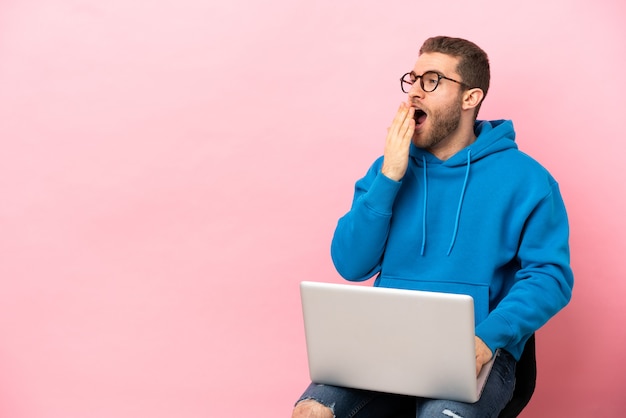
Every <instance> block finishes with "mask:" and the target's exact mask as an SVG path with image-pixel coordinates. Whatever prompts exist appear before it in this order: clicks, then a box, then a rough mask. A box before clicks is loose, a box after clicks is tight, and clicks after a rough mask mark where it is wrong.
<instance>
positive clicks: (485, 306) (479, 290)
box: [376, 277, 489, 325]
mask: <svg viewBox="0 0 626 418" xmlns="http://www.w3.org/2000/svg"><path fill="white" fill-rule="evenodd" d="M376 285H377V286H379V287H391V288H397V289H410V290H422V291H427V292H441V293H454V294H458V295H469V296H471V297H472V298H473V299H474V322H475V324H476V325H478V324H480V323H481V322H482V321H484V320H485V318H487V315H489V286H487V285H486V284H480V283H467V282H452V281H445V282H444V281H437V282H432V281H421V280H406V279H396V278H389V277H380V278H379V280H378V281H377V284H376Z"/></svg>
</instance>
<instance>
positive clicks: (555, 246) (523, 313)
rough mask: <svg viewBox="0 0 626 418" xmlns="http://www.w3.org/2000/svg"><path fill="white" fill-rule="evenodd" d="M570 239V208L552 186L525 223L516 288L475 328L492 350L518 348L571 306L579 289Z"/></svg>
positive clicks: (513, 287)
mask: <svg viewBox="0 0 626 418" xmlns="http://www.w3.org/2000/svg"><path fill="white" fill-rule="evenodd" d="M568 239H569V225H568V221H567V214H566V211H565V206H564V204H563V200H562V198H561V194H560V192H559V188H558V184H557V183H556V182H553V183H552V185H551V191H550V193H549V194H548V195H547V196H546V197H544V198H543V199H542V200H541V201H540V202H539V203H538V204H537V205H536V207H535V208H534V210H533V211H532V213H531V215H530V217H529V218H528V219H527V221H526V224H525V227H524V231H523V234H522V237H521V240H520V243H519V247H518V261H519V263H520V266H521V268H520V270H519V271H518V272H517V274H516V276H515V281H514V284H513V286H512V287H511V289H510V291H509V292H508V294H507V295H506V296H505V297H504V298H503V299H502V300H501V301H500V303H499V304H498V306H497V307H496V308H495V309H494V310H493V311H492V312H491V313H490V314H489V316H488V317H487V318H486V319H485V320H484V321H483V322H481V323H480V324H479V325H478V326H477V328H476V334H477V335H478V336H479V337H480V338H481V339H482V340H483V341H484V342H485V344H487V346H488V347H489V348H490V349H491V350H492V351H494V349H496V348H507V347H509V348H510V347H519V345H520V344H521V343H524V342H525V341H526V339H527V338H528V337H529V336H530V335H531V334H532V333H533V332H535V331H536V330H538V329H539V328H540V327H541V326H543V325H544V324H545V323H546V322H547V321H548V320H549V319H550V318H551V317H552V316H554V315H555V314H556V313H557V312H558V311H559V310H561V309H562V308H563V307H565V305H567V303H568V302H569V300H570V299H571V295H572V288H573V285H574V277H573V273H572V270H571V268H570V254H569V244H568ZM509 351H513V352H515V351H516V350H515V349H513V350H509Z"/></svg>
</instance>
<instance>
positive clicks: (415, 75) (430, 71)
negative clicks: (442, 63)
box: [411, 70, 443, 77]
mask: <svg viewBox="0 0 626 418" xmlns="http://www.w3.org/2000/svg"><path fill="white" fill-rule="evenodd" d="M426 73H436V74H439V75H443V73H442V72H441V71H438V70H426V71H424V72H423V73H422V75H424V74H426ZM411 75H412V76H413V77H417V74H416V73H415V71H411Z"/></svg>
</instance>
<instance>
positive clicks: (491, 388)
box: [298, 350, 516, 418]
mask: <svg viewBox="0 0 626 418" xmlns="http://www.w3.org/2000/svg"><path fill="white" fill-rule="evenodd" d="M515 365H516V362H515V359H514V358H513V356H511V355H510V354H509V353H507V352H506V351H504V350H500V353H499V355H498V356H497V357H496V359H495V361H494V363H493V368H492V369H491V373H490V375H489V378H488V379H487V383H485V387H484V389H483V393H482V395H481V397H480V399H479V400H478V402H476V403H465V402H457V401H447V400H439V399H427V398H416V397H412V396H403V395H394V394H389V393H381V392H372V391H367V390H360V389H350V388H344V387H337V386H329V385H318V384H316V383H311V385H310V386H309V387H308V388H307V389H306V391H305V392H304V394H303V395H302V397H301V398H300V399H299V400H298V402H300V401H303V400H307V399H312V400H315V401H317V402H319V403H321V404H322V405H325V406H327V407H329V408H330V409H331V410H332V411H333V414H334V416H335V417H336V418H384V417H394V418H396V417H398V418H399V417H402V418H404V417H417V418H420V417H452V418H470V417H476V418H489V417H497V416H498V414H499V413H500V411H501V410H502V409H503V408H504V407H505V406H506V404H507V403H508V402H509V400H511V398H512V397H513V389H514V388H515Z"/></svg>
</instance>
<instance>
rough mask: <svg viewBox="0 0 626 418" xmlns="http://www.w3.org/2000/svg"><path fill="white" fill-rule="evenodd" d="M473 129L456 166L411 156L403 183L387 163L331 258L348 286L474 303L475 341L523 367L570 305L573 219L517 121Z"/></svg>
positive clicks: (359, 189) (361, 197)
mask: <svg viewBox="0 0 626 418" xmlns="http://www.w3.org/2000/svg"><path fill="white" fill-rule="evenodd" d="M474 129H475V132H476V135H477V139H476V141H475V142H474V143H472V144H471V145H470V146H468V147H466V148H464V149H463V150H461V151H459V152H458V153H457V154H455V155H454V156H452V157H451V158H449V159H448V160H446V161H442V160H439V159H438V158H437V157H435V156H434V155H433V154H431V153H429V152H427V151H425V150H423V149H420V148H417V147H415V146H413V145H411V149H410V158H409V166H408V170H407V173H406V174H405V176H404V178H403V179H402V180H401V181H399V182H396V181H394V180H391V179H389V178H388V177H386V176H384V175H383V174H382V173H381V167H382V161H383V158H382V157H381V158H379V159H378V160H376V162H375V163H374V164H373V165H372V167H371V168H370V170H369V171H368V172H367V174H366V176H365V177H364V178H362V179H361V180H359V181H358V182H357V183H356V186H355V194H354V200H353V203H352V208H351V209H350V211H349V212H348V213H347V214H346V215H345V216H343V217H342V218H341V219H340V220H339V222H338V225H337V228H336V230H335V234H334V237H333V241H332V245H331V255H332V259H333V262H334V264H335V267H336V269H337V271H338V272H339V273H340V274H341V275H342V276H343V277H344V278H345V279H347V280H351V281H363V280H366V279H368V278H370V277H372V276H374V275H378V277H377V278H376V281H375V283H374V285H375V286H381V287H394V288H402V289H414V290H427V291H439V292H449V293H462V294H469V295H471V296H472V297H473V298H474V309H475V321H476V335H477V336H478V337H480V338H481V339H482V340H483V341H484V342H485V344H486V345H487V346H488V347H489V348H490V349H491V350H492V352H495V350H496V349H497V348H503V349H506V350H507V351H509V352H510V353H511V354H512V355H513V356H514V357H515V358H516V359H518V360H519V357H520V355H521V352H522V350H523V348H524V344H525V343H526V340H527V339H528V338H529V337H530V336H531V335H532V334H533V333H534V332H535V331H536V330H537V329H539V328H540V327H541V326H542V325H543V324H545V323H546V322H547V321H548V319H550V318H551V317H552V316H553V315H555V314H556V313H557V312H558V311H559V310H560V309H562V308H563V307H564V306H565V305H566V304H567V303H568V302H569V300H570V298H571V292H572V286H573V280H574V279H573V274H572V270H571V268H570V264H569V244H568V237H569V226H568V221H567V214H566V211H565V206H564V204H563V200H562V198H561V195H560V192H559V187H558V184H557V183H556V181H555V180H554V178H552V176H551V175H550V174H549V173H548V172H547V171H546V170H545V169H544V168H543V167H542V166H541V165H539V164H538V163H537V162H536V161H535V160H533V159H532V158H530V157H529V156H527V155H526V154H524V153H522V152H521V151H519V150H518V149H517V145H516V144H515V142H514V140H515V131H514V129H513V123H512V122H511V121H505V120H498V121H491V122H487V121H477V122H476V124H475V128H474Z"/></svg>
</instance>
